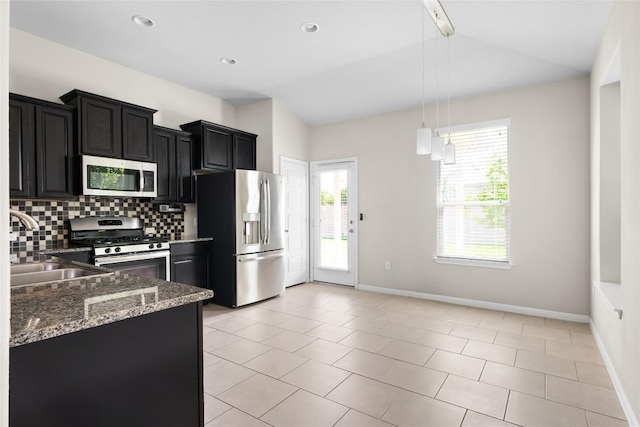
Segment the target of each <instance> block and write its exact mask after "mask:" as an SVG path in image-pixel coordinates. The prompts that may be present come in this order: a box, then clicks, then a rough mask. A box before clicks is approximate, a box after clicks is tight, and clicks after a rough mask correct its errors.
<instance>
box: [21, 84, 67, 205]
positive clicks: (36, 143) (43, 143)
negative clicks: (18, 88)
mask: <svg viewBox="0 0 640 427" xmlns="http://www.w3.org/2000/svg"><path fill="white" fill-rule="evenodd" d="M74 110H75V108H73V107H69V106H66V105H61V104H55V103H52V102H48V101H43V100H40V99H35V98H30V97H26V96H22V95H16V94H10V95H9V156H10V160H11V162H10V167H9V177H10V194H11V197H47V198H69V197H73V168H74V159H75V154H74V150H73V111H74Z"/></svg>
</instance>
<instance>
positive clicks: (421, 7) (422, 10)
mask: <svg viewBox="0 0 640 427" xmlns="http://www.w3.org/2000/svg"><path fill="white" fill-rule="evenodd" d="M419 4H420V16H421V18H422V27H421V30H420V39H421V40H422V127H424V126H425V125H424V5H423V4H422V0H421V1H420V3H419Z"/></svg>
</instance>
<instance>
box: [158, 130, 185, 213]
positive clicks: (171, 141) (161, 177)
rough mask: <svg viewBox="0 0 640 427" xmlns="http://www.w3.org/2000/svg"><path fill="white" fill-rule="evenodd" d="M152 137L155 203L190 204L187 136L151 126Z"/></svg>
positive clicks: (175, 131) (179, 132) (183, 133)
mask: <svg viewBox="0 0 640 427" xmlns="http://www.w3.org/2000/svg"><path fill="white" fill-rule="evenodd" d="M153 134H154V142H155V144H154V145H155V147H154V151H155V162H156V165H157V177H158V196H157V197H156V198H155V200H156V201H160V202H181V203H194V202H195V182H194V176H193V166H192V165H193V162H192V154H191V147H192V145H193V142H192V140H191V135H190V134H189V133H188V132H181V131H178V130H173V129H168V128H164V127H161V126H154V128H153Z"/></svg>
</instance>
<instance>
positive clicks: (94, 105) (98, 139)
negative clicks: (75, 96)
mask: <svg viewBox="0 0 640 427" xmlns="http://www.w3.org/2000/svg"><path fill="white" fill-rule="evenodd" d="M121 114H122V108H121V107H120V106H118V105H114V104H112V103H110V102H106V101H101V100H99V99H91V98H84V97H83V98H80V108H79V109H78V126H79V132H78V135H80V141H79V142H80V144H81V152H82V153H83V154H91V155H94V156H107V157H115V158H121V157H122V130H121V124H122V121H121V119H120V117H121Z"/></svg>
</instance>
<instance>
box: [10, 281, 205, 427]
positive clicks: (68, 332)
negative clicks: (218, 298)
mask: <svg viewBox="0 0 640 427" xmlns="http://www.w3.org/2000/svg"><path fill="white" fill-rule="evenodd" d="M105 273H111V274H106V275H100V276H99V277H91V276H88V277H83V278H78V279H74V280H66V281H64V282H53V283H47V284H44V285H30V286H22V287H15V288H12V295H11V338H10V379H9V381H10V396H9V400H10V425H11V426H12V427H21V426H36V425H37V426H39V427H42V426H65V427H72V426H96V427H99V426H105V427H106V426H154V427H156V426H167V427H168V426H178V425H179V426H194V427H195V426H202V425H203V416H204V415H203V390H202V300H205V299H208V298H211V296H212V292H211V291H210V290H205V289H201V288H196V287H193V286H188V285H184V284H180V283H173V282H166V281H164V280H158V279H154V278H146V277H139V276H134V275H130V274H127V273H125V272H120V271H115V272H109V271H108V270H105Z"/></svg>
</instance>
